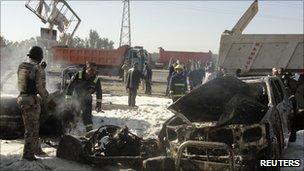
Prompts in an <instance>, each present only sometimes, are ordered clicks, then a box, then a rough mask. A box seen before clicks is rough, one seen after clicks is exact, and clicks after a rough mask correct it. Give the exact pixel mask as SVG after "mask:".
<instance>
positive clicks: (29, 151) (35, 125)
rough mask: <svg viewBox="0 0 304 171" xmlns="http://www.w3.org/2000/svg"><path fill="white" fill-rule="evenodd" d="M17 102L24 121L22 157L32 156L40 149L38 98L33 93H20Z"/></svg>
mask: <svg viewBox="0 0 304 171" xmlns="http://www.w3.org/2000/svg"><path fill="white" fill-rule="evenodd" d="M17 103H18V105H19V107H20V109H21V113H22V118H23V123H24V130H25V131H24V148H23V158H34V157H35V154H37V153H39V152H40V151H42V150H41V146H40V142H39V126H40V124H39V116H40V112H41V106H40V99H39V98H38V97H37V96H35V95H20V96H19V97H18V98H17Z"/></svg>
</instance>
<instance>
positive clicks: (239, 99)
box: [218, 94, 267, 125]
mask: <svg viewBox="0 0 304 171" xmlns="http://www.w3.org/2000/svg"><path fill="white" fill-rule="evenodd" d="M266 112H267V106H265V105H263V104H261V103H259V102H257V101H256V100H253V99H251V98H248V97H246V96H243V95H240V94H237V95H235V96H233V97H232V98H231V99H230V100H229V102H228V103H227V104H226V105H225V109H224V112H223V113H222V115H221V117H220V119H219V122H218V125H229V124H253V123H258V122H259V121H260V120H261V119H262V118H263V117H264V115H265V113H266Z"/></svg>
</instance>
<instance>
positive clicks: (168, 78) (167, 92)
mask: <svg viewBox="0 0 304 171" xmlns="http://www.w3.org/2000/svg"><path fill="white" fill-rule="evenodd" d="M176 65H177V63H176V62H174V63H173V64H172V65H171V66H170V67H169V75H168V77H167V89H166V96H167V95H168V94H169V89H170V80H171V77H172V75H174V73H175V71H174V68H175V67H176Z"/></svg>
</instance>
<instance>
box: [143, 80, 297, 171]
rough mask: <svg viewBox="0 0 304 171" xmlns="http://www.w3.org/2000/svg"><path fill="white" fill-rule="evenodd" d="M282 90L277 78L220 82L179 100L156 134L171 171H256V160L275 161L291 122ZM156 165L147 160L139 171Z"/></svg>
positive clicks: (151, 160)
mask: <svg viewBox="0 0 304 171" xmlns="http://www.w3.org/2000/svg"><path fill="white" fill-rule="evenodd" d="M283 87H284V86H283V83H282V82H281V80H280V79H278V78H276V77H260V78H252V77H251V78H244V79H243V81H241V80H239V79H237V78H234V77H224V78H218V79H215V80H212V81H210V82H208V83H206V84H204V85H202V86H201V87H199V88H197V89H195V90H194V91H192V92H190V93H189V94H188V95H186V96H184V97H182V98H180V99H179V100H178V101H177V102H175V103H174V104H172V105H171V106H170V107H169V110H171V111H172V112H174V113H175V116H173V117H172V118H170V119H169V120H167V121H166V122H165V123H164V125H163V128H162V130H161V131H160V134H159V140H160V142H161V145H162V146H163V147H164V148H165V149H166V157H164V159H166V161H170V162H171V165H170V167H171V169H170V170H173V169H175V170H245V169H248V168H249V169H250V170H261V169H262V168H259V164H258V163H259V160H261V159H278V158H279V157H280V154H281V152H282V150H283V149H284V148H286V147H287V143H288V139H289V136H290V122H289V121H290V120H291V118H292V113H291V112H292V110H291V109H292V105H291V102H290V101H289V99H288V97H287V95H286V92H285V90H284V89H283ZM163 162H165V161H163ZM155 163H159V159H158V158H155V159H148V160H146V161H144V168H145V169H146V170H153V169H152V168H151V166H155ZM161 163H162V162H161ZM157 169H158V170H168V169H169V168H162V167H160V168H157ZM274 169H276V168H274Z"/></svg>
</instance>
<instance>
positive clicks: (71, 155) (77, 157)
mask: <svg viewBox="0 0 304 171" xmlns="http://www.w3.org/2000/svg"><path fill="white" fill-rule="evenodd" d="M158 149H159V148H158V142H157V140H155V139H142V138H140V137H138V136H136V135H135V134H133V133H132V132H130V131H129V129H128V128H127V127H119V126H115V125H103V126H101V127H99V128H98V129H95V130H92V131H90V132H89V133H87V134H86V135H85V136H81V137H76V136H71V135H64V136H63V137H62V138H61V140H60V142H59V145H58V148H57V154H56V156H57V157H59V158H63V159H67V160H72V161H76V162H82V163H87V164H94V165H96V166H105V165H109V164H118V163H120V164H122V165H125V166H128V167H132V168H135V169H138V168H141V164H142V161H143V160H144V159H147V158H149V157H153V156H157V155H159V150H158Z"/></svg>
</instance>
